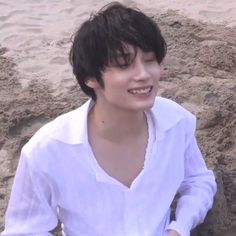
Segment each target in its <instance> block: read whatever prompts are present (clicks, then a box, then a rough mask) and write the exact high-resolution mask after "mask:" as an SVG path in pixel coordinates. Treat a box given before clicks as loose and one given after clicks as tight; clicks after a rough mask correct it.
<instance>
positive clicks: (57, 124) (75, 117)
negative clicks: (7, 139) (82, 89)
mask: <svg viewBox="0 0 236 236" xmlns="http://www.w3.org/2000/svg"><path fill="white" fill-rule="evenodd" d="M89 106H90V101H88V102H86V103H85V104H83V105H82V106H81V107H79V108H77V109H75V110H72V111H70V112H67V113H65V114H62V115H60V116H58V117H56V118H55V119H54V120H52V121H50V122H49V123H47V124H45V125H44V126H42V127H41V128H40V129H39V130H38V131H37V132H36V133H35V134H34V135H33V137H32V138H31V139H30V140H29V141H28V142H27V143H26V144H25V145H24V147H23V150H24V151H25V152H30V151H32V150H33V149H35V147H37V148H39V147H41V148H43V147H45V146H46V145H48V144H49V143H50V144H52V143H53V142H58V141H59V142H63V143H72V144H73V143H75V142H77V140H78V136H79V135H80V134H82V132H83V129H84V123H85V121H86V120H87V112H88V109H89ZM76 134H77V135H78V136H76Z"/></svg>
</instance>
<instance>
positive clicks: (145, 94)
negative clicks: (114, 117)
mask: <svg viewBox="0 0 236 236" xmlns="http://www.w3.org/2000/svg"><path fill="white" fill-rule="evenodd" d="M126 53H127V54H129V56H130V58H131V60H130V62H129V63H126V62H125V61H124V59H123V58H122V57H120V58H117V60H115V61H118V62H119V64H117V63H116V62H115V61H114V62H113V61H111V62H110V63H109V65H108V66H107V67H106V69H105V71H104V72H103V74H102V79H103V81H104V88H102V87H101V86H100V85H99V84H97V85H96V86H95V87H93V88H94V90H95V93H96V95H97V103H98V104H99V103H100V105H102V106H111V107H112V108H113V109H114V108H118V109H121V110H127V111H145V110H147V109H149V108H151V107H152V105H153V103H154V100H155V96H156V93H157V88H158V81H159V79H160V74H161V70H160V65H159V64H158V62H157V61H156V57H155V54H154V53H153V52H143V51H142V50H141V49H139V48H137V53H136V55H135V51H134V48H133V47H132V46H129V45H128V46H127V51H126Z"/></svg>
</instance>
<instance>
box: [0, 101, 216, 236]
mask: <svg viewBox="0 0 236 236" xmlns="http://www.w3.org/2000/svg"><path fill="white" fill-rule="evenodd" d="M93 104H94V103H93V101H92V100H89V101H87V102H86V103H85V104H84V105H83V106H81V107H79V108H78V109H76V110H74V111H71V112H69V113H66V114H64V115H61V116H59V117H58V118H57V119H55V120H54V121H52V122H50V123H48V124H47V125H45V126H43V127H42V128H41V129H40V130H39V131H38V132H37V133H36V134H35V135H34V136H33V137H32V138H31V140H30V141H29V142H28V143H27V144H26V145H25V146H24V147H23V149H22V152H21V157H20V161H19V165H18V169H17V173H16V176H15V180H14V184H13V188H12V193H11V197H10V202H9V205H8V209H7V212H6V218H5V230H4V231H3V232H2V233H1V235H7V236H16V235H19V236H20V235H22V236H23V235H34V236H46V235H47V236H48V235H51V233H50V231H51V230H52V229H53V228H55V226H56V225H57V223H58V219H59V220H60V221H61V222H62V228H63V234H64V235H66V236H111V235H112V236H164V235H167V230H168V229H174V230H176V231H177V232H179V234H180V235H181V236H189V235H190V230H191V229H192V228H193V227H195V226H196V225H197V224H199V223H200V222H202V221H203V220H204V217H205V215H206V213H207V211H208V210H209V209H210V208H211V206H212V203H213V197H214V194H215V191H216V183H215V178H214V175H213V172H212V171H210V170H208V169H207V168H206V165H205V162H204V160H203V158H202V155H201V153H200V151H199V148H198V146H197V143H196V139H195V136H194V133H195V123H196V122H195V117H194V116H193V115H192V114H191V113H190V112H188V111H186V110H185V109H184V108H182V107H181V106H180V105H178V104H176V103H175V102H173V101H171V100H169V99H165V98H162V97H157V98H156V100H155V104H154V106H153V107H152V108H151V110H149V111H147V112H146V114H147V118H148V127H149V140H148V145H147V150H146V157H145V162H144V166H143V169H142V171H141V173H140V174H139V175H138V176H137V177H136V178H135V180H134V181H133V182H132V184H131V186H130V187H127V186H125V185H123V184H122V183H120V182H119V181H117V180H115V179H114V178H112V177H111V176H109V175H108V174H107V173H106V172H105V171H104V170H103V169H102V168H101V167H100V166H99V164H98V162H97V161H96V159H95V157H94V156H93V152H92V149H91V147H90V145H89V141H88V134H87V116H88V112H89V109H90V108H91V107H92V106H93ZM176 193H179V194H180V198H179V200H178V205H177V209H176V219H175V221H172V222H170V205H171V203H172V201H173V199H174V196H175V195H176Z"/></svg>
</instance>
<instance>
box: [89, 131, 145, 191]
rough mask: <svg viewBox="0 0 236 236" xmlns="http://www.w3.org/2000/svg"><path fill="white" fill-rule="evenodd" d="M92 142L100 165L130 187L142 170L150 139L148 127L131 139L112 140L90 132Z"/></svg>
mask: <svg viewBox="0 0 236 236" xmlns="http://www.w3.org/2000/svg"><path fill="white" fill-rule="evenodd" d="M89 139H90V144H91V147H92V150H93V153H94V156H95V158H96V160H97V162H98V164H99V165H100V167H101V168H102V169H103V170H104V171H105V172H106V173H107V174H108V175H110V176H111V177H113V178H114V179H116V180H117V181H119V182H120V183H122V184H123V185H125V186H127V187H130V186H131V184H132V182H133V181H134V179H135V178H136V177H137V176H138V175H139V173H140V172H141V171H142V169H143V166H144V161H145V153H146V147H147V140H148V132H147V127H146V129H145V130H144V131H143V132H142V133H140V135H138V136H136V137H134V138H133V139H131V140H126V141H124V140H122V141H121V142H112V141H109V140H105V139H103V138H101V137H98V136H97V135H96V134H90V138H89Z"/></svg>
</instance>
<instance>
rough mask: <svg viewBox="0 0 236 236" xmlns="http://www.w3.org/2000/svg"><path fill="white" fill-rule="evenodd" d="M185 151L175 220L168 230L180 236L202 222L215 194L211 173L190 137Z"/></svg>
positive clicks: (188, 233)
mask: <svg viewBox="0 0 236 236" xmlns="http://www.w3.org/2000/svg"><path fill="white" fill-rule="evenodd" d="M189 140H190V141H189V143H188V145H187V148H186V151H185V178H184V181H183V182H182V184H181V186H180V188H179V194H180V198H179V200H178V203H177V209H176V220H175V221H172V222H171V223H170V225H169V226H168V229H170V230H175V231H177V232H178V233H179V234H180V235H181V236H189V235H190V231H191V229H192V228H194V227H195V226H196V225H198V224H199V223H202V222H203V221H204V218H205V216H206V214H207V212H208V210H209V209H210V208H211V207H212V204H213V197H214V195H215V192H216V182H215V178H214V174H213V172H212V171H210V170H208V169H207V167H206V164H205V162H204V160H203V157H202V155H201V152H200V150H199V148H198V145H197V142H196V138H195V137H194V135H192V136H191V137H190V139H189Z"/></svg>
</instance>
